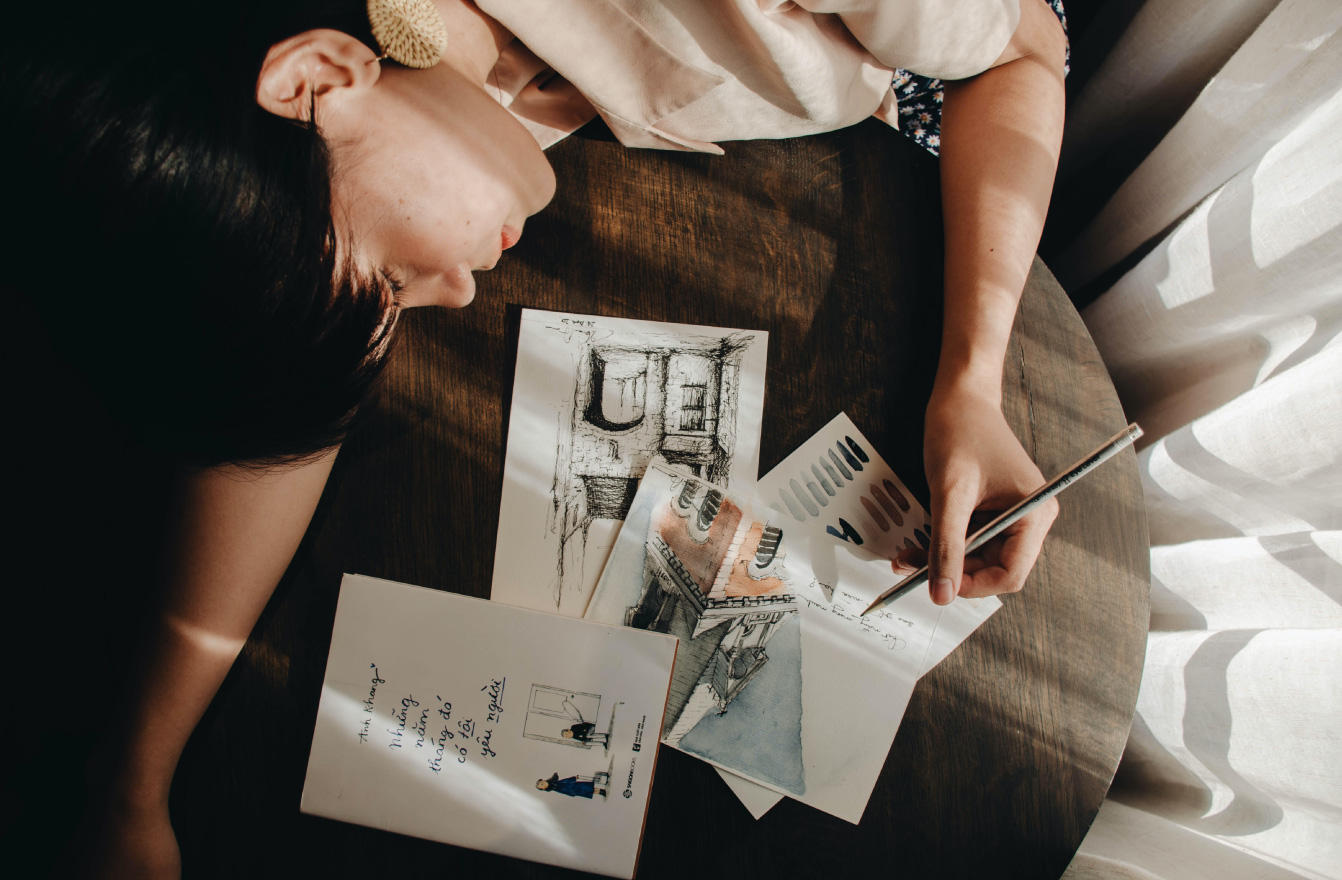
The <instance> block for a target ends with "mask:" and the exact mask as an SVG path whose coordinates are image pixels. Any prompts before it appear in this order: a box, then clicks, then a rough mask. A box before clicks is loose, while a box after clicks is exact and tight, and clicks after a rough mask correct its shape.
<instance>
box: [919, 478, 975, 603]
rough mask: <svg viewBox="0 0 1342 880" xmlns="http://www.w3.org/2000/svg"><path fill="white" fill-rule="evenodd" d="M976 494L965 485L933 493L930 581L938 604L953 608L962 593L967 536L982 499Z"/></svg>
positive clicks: (929, 554) (929, 559)
mask: <svg viewBox="0 0 1342 880" xmlns="http://www.w3.org/2000/svg"><path fill="white" fill-rule="evenodd" d="M974 495H975V493H973V492H971V491H970V490H969V487H968V486H966V485H965V484H964V483H960V484H958V485H952V486H951V487H949V488H947V489H944V490H943V491H941V492H937V491H935V490H934V491H933V495H932V546H931V547H930V548H929V549H928V559H927V569H928V571H927V580H928V584H929V588H930V589H931V591H932V601H933V602H935V603H936V604H938V605H949V604H950V603H951V602H952V601H953V600H954V599H955V597H956V596H957V595H958V594H959V591H960V578H961V575H962V574H963V573H964V563H965V533H966V531H967V530H968V528H969V518H970V516H972V515H973V513H974V504H975V502H976V501H977V500H978V499H977V498H975V497H974ZM938 496H940V497H938Z"/></svg>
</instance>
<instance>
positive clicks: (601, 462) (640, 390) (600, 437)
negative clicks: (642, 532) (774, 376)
mask: <svg viewBox="0 0 1342 880" xmlns="http://www.w3.org/2000/svg"><path fill="white" fill-rule="evenodd" d="M753 339H754V337H753V336H749V335H738V334H733V335H728V336H723V337H719V338H713V337H706V338H704V340H703V342H701V343H698V344H694V343H688V342H685V341H684V340H674V341H672V340H669V339H668V340H667V341H666V344H664V345H663V344H658V340H656V339H654V338H651V337H649V338H644V339H637V340H634V339H631V340H628V341H626V342H624V344H612V343H610V342H608V343H607V344H593V345H590V346H588V347H587V348H586V349H585V350H584V351H583V353H582V356H581V358H580V359H579V362H578V365H577V366H578V370H577V380H576V382H575V387H574V394H573V401H572V409H571V410H570V412H569V418H568V419H567V425H566V426H565V428H564V429H563V430H561V432H560V436H559V438H558V439H559V443H558V453H557V456H556V461H555V473H554V483H553V485H552V491H551V494H552V495H553V503H554V515H555V519H556V523H555V526H556V529H557V531H558V533H559V535H560V554H559V560H558V567H559V570H558V575H559V581H560V587H561V589H563V588H564V585H565V584H566V582H568V580H569V579H570V578H577V579H578V580H583V579H587V578H592V577H594V575H595V572H597V571H599V570H600V564H601V563H602V562H603V561H604V556H603V557H601V559H598V560H595V565H589V564H587V563H586V562H585V561H584V556H585V552H586V546H587V541H588V537H589V532H591V530H592V529H593V528H594V527H596V528H597V531H596V534H599V535H604V534H605V533H606V532H608V531H609V530H611V529H613V528H616V527H618V524H619V523H620V522H623V520H624V518H625V515H626V514H627V513H628V512H629V506H630V504H631V503H632V502H633V499H634V494H635V493H636V492H637V490H638V482H639V480H640V479H641V478H642V476H643V472H644V470H645V469H646V468H647V465H648V462H649V461H651V460H652V459H653V457H655V456H658V455H660V456H662V457H663V458H665V459H666V460H667V461H668V462H670V463H671V464H674V465H679V466H681V467H684V468H687V469H689V470H690V471H691V472H693V473H694V474H696V475H698V476H700V477H702V478H704V479H706V480H709V481H712V482H715V483H718V484H719V485H724V486H725V485H728V484H729V472H730V468H731V461H732V450H734V449H735V448H736V430H737V426H736V422H737V409H738V405H739V400H738V397H739V386H740V369H741V360H742V353H743V351H744V350H745V348H746V347H747V346H748V345H749V344H750V343H751V342H752V341H753ZM602 521H604V522H602ZM584 569H587V571H586V573H584ZM594 582H595V581H594V580H593V583H594Z"/></svg>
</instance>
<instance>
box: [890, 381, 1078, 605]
mask: <svg viewBox="0 0 1342 880" xmlns="http://www.w3.org/2000/svg"><path fill="white" fill-rule="evenodd" d="M923 436H924V440H923V463H924V466H925V467H926V469H927V482H928V486H929V488H930V489H931V496H932V511H931V512H932V545H931V549H930V551H929V552H928V553H927V554H926V557H927V559H926V562H927V564H928V567H929V573H928V574H929V577H928V580H929V582H930V584H931V590H932V601H933V602H936V603H937V604H938V605H946V604H948V603H949V602H950V601H951V600H952V599H954V598H955V597H956V596H967V597H971V598H977V597H981V596H991V595H995V594H997V593H1014V592H1016V591H1018V590H1019V589H1020V588H1021V587H1022V586H1023V585H1024V584H1025V577H1026V575H1028V574H1029V573H1030V569H1031V567H1033V566H1034V561H1035V559H1036V558H1038V556H1039V549H1040V547H1042V546H1043V543H1044V536H1045V535H1047V534H1048V530H1049V527H1050V526H1051V525H1052V524H1053V519H1054V517H1056V516H1057V514H1058V503H1057V502H1056V501H1050V502H1048V503H1047V504H1044V505H1041V507H1040V508H1039V509H1038V510H1036V511H1035V512H1033V513H1031V514H1030V515H1029V516H1026V517H1024V518H1022V519H1020V520H1019V521H1017V522H1016V523H1015V524H1014V525H1012V526H1010V527H1008V528H1007V529H1006V530H1005V531H1003V532H1002V533H1001V534H1000V535H998V536H997V537H996V538H993V539H992V540H991V541H989V542H988V543H987V544H984V545H983V546H982V547H980V548H979V549H978V550H977V551H975V553H974V555H973V556H970V557H968V558H966V557H965V538H966V534H967V533H968V532H969V531H970V528H971V524H972V525H973V527H974V528H977V527H978V526H980V525H982V523H983V522H986V521H987V520H988V519H990V518H991V517H992V516H994V515H996V514H997V513H999V512H1001V511H1003V510H1005V509H1007V508H1008V507H1010V506H1011V505H1013V504H1015V503H1016V502H1017V501H1019V500H1021V499H1022V498H1024V497H1025V496H1026V495H1028V494H1029V493H1030V492H1033V491H1034V490H1035V489H1037V488H1039V487H1040V486H1041V485H1043V482H1044V478H1043V475H1041V474H1040V472H1039V468H1037V467H1035V464H1034V462H1033V461H1031V460H1030V457H1029V456H1028V455H1027V454H1026V453H1025V450H1024V449H1022V448H1021V445H1020V442H1019V441H1018V440H1017V439H1016V436H1015V434H1013V433H1012V432H1011V428H1010V427H1009V426H1008V425H1007V423H1006V419H1005V418H1003V416H1002V411H1001V408H1000V406H999V405H998V402H997V400H996V399H995V397H993V396H991V395H983V394H976V393H974V392H972V391H965V390H952V391H945V390H937V391H934V392H933V395H932V400H931V402H930V403H929V404H928V408H927V422H926V432H925V434H924V435H923ZM923 555H924V554H921V553H918V554H914V553H912V552H906V553H903V554H900V557H899V558H898V559H897V560H896V562H895V572H896V574H899V573H900V572H901V571H904V570H905V569H906V568H909V567H910V566H909V564H910V563H915V565H913V566H912V567H914V568H916V567H917V566H918V565H921V564H923V561H924V560H923V559H920V558H918V557H921V556H923ZM907 573H908V572H907V571H905V574H907Z"/></svg>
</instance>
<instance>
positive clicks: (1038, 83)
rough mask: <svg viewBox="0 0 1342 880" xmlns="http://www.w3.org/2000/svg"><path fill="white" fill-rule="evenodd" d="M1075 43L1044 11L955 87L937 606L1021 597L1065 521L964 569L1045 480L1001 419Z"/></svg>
mask: <svg viewBox="0 0 1342 880" xmlns="http://www.w3.org/2000/svg"><path fill="white" fill-rule="evenodd" d="M1065 52H1066V42H1065V37H1064V36H1063V33H1062V28H1061V26H1060V25H1059V23H1058V20H1057V18H1056V16H1054V14H1053V13H1052V11H1050V10H1049V8H1048V7H1047V6H1046V5H1045V3H1044V2H1043V0H1022V2H1021V18H1020V25H1019V26H1018V27H1017V29H1016V33H1015V35H1014V36H1013V37H1012V39H1011V42H1010V44H1009V45H1008V46H1007V48H1006V50H1005V51H1004V52H1003V53H1002V56H1001V57H1000V58H999V59H998V60H997V62H996V64H995V65H994V66H993V67H992V68H991V69H990V70H988V71H986V72H984V73H982V74H979V75H978V76H976V77H974V78H973V79H969V80H964V81H960V82H954V83H951V82H948V83H946V93H945V106H944V108H943V115H942V125H941V191H942V205H943V211H944V216H945V231H946V272H945V283H946V289H945V296H946V306H945V325H944V330H943V333H942V344H941V359H940V362H939V364H938V366H937V378H936V382H935V384H934V386H933V391H932V399H931V401H930V402H929V403H928V408H927V421H926V433H925V437H924V447H923V448H924V463H925V466H926V469H927V479H928V484H929V487H930V489H931V501H932V510H931V513H932V547H931V551H930V553H929V560H928V563H929V566H930V568H931V581H932V597H933V599H934V600H935V601H936V602H938V603H939V604H945V603H947V602H950V601H951V600H952V599H953V598H954V597H955V596H956V595H963V596H985V595H990V594H994V593H1002V592H1014V591H1016V590H1019V589H1020V588H1021V586H1022V585H1023V584H1024V582H1025V576H1026V575H1027V574H1029V571H1030V568H1031V566H1033V565H1034V561H1035V558H1036V557H1037V556H1038V555H1039V549H1040V547H1041V546H1042V545H1043V541H1044V536H1045V535H1046V534H1047V532H1048V529H1049V526H1050V525H1051V524H1052V522H1053V518H1054V516H1055V515H1056V513H1057V505H1056V503H1054V504H1052V505H1051V506H1050V507H1049V508H1048V509H1046V510H1040V511H1038V512H1037V513H1034V514H1032V515H1031V516H1029V517H1026V518H1025V519H1023V520H1021V521H1020V522H1018V523H1017V524H1016V525H1015V526H1013V527H1012V528H1011V529H1009V530H1008V531H1007V532H1005V533H1004V534H1003V537H1002V538H1000V539H998V540H997V541H994V542H992V543H991V544H989V545H988V546H987V547H985V548H984V550H983V551H982V553H981V555H980V557H979V558H973V559H968V560H967V559H965V558H964V546H965V534H966V531H967V529H968V526H969V519H970V516H971V515H972V514H973V513H974V512H975V511H976V510H988V509H998V510H1000V509H1003V508H1005V507H1007V506H1009V505H1010V504H1011V503H1014V502H1015V501H1017V500H1019V499H1020V498H1021V497H1024V496H1025V495H1026V494H1027V493H1029V492H1030V491H1031V490H1033V489H1035V488H1036V487H1037V486H1038V485H1039V484H1041V483H1042V482H1043V477H1042V476H1041V475H1040V473H1039V469H1038V468H1036V467H1035V465H1034V463H1033V462H1032V461H1031V460H1030V458H1029V456H1028V455H1026V453H1025V451H1024V450H1023V449H1022V448H1021V445H1020V443H1019V441H1018V440H1017V439H1016V437H1015V435H1013V434H1012V432H1011V429H1010V427H1008V426H1007V424H1006V420H1005V419H1004V418H1003V416H1002V410H1001V402H1002V401H1001V393H1002V365H1003V360H1004V358H1005V356H1006V347H1007V340H1008V338H1009V336H1010V334H1011V325H1012V321H1013V320H1014V318H1015V314H1016V307H1017V305H1018V303H1019V301H1020V296H1021V291H1022V289H1023V288H1024V286H1025V280H1026V277H1027V276H1028V274H1029V270H1030V264H1031V262H1032V261H1033V259H1034V252H1035V249H1036V247H1038V244H1039V236H1040V232H1041V230H1042V229H1043V225H1044V217H1045V215H1046V214H1047V212H1048V202H1049V196H1050V194H1051V193H1052V189H1053V175H1054V171H1055V170H1056V169H1057V164H1058V150H1059V145H1060V143H1061V141H1062V124H1063V103H1064V91H1063V62H1064V56H1065Z"/></svg>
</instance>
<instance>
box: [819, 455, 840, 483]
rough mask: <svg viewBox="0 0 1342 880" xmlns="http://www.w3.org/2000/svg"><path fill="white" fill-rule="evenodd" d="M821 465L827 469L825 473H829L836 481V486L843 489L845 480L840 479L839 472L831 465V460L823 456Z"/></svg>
mask: <svg viewBox="0 0 1342 880" xmlns="http://www.w3.org/2000/svg"><path fill="white" fill-rule="evenodd" d="M820 466H821V467H822V468H824V469H825V473H827V474H829V478H830V479H831V480H833V481H834V488H835V489H842V488H843V480H841V479H839V472H838V471H836V470H834V468H832V467H830V466H829V462H827V461H825V460H824V459H823V458H822V459H820ZM812 467H814V465H812Z"/></svg>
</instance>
